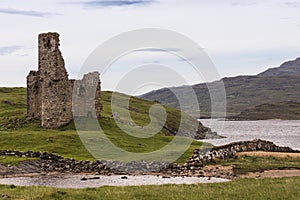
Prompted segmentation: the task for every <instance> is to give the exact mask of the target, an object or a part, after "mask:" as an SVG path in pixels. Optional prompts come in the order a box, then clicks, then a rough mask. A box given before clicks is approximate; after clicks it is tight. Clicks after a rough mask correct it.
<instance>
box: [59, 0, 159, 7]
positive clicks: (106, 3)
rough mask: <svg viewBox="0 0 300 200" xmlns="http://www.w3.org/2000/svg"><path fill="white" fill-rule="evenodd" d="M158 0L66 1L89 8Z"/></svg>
mask: <svg viewBox="0 0 300 200" xmlns="http://www.w3.org/2000/svg"><path fill="white" fill-rule="evenodd" d="M155 2H156V0H94V1H82V2H66V3H65V4H82V5H84V6H88V7H89V8H96V7H122V6H143V5H149V4H152V3H155Z"/></svg>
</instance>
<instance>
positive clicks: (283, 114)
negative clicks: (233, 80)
mask: <svg viewBox="0 0 300 200" xmlns="http://www.w3.org/2000/svg"><path fill="white" fill-rule="evenodd" d="M230 119H233V120H267V119H283V120H300V103H299V102H293V101H284V102H280V103H277V104H270V103H266V104H262V105H258V106H255V107H254V108H250V109H246V110H245V111H243V112H241V114H239V115H237V116H234V117H231V118H230Z"/></svg>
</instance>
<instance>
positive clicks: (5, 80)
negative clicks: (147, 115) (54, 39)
mask: <svg viewBox="0 0 300 200" xmlns="http://www.w3.org/2000/svg"><path fill="white" fill-rule="evenodd" d="M299 9H300V1H296V0H264V1H256V0H222V1H215V0H178V1H174V0H110V1H107V0H72V1H71V0H60V1H59V0H43V1H40V0H0V26H1V29H0V67H1V71H0V72H1V73H0V86H8V87H12V86H26V76H27V74H28V73H29V71H30V70H36V69H37V66H38V63H37V56H38V54H37V51H38V50H37V36H38V34H39V33H43V32H58V33H59V34H60V40H61V42H60V44H61V46H60V49H61V51H62V53H63V56H64V59H65V62H66V68H67V70H68V72H69V76H70V78H77V77H78V73H79V71H80V69H81V67H82V66H83V64H84V63H85V61H86V60H87V58H88V56H89V55H90V54H91V53H92V52H93V51H94V50H95V49H96V48H97V47H98V46H99V45H101V44H103V43H104V42H106V41H108V40H110V39H111V38H113V37H114V36H117V35H119V34H122V33H125V32H128V31H133V30H138V29H143V28H156V29H166V30H170V31H174V32H177V33H179V34H182V35H184V36H185V37H187V38H189V39H190V40H192V41H194V42H195V43H197V44H198V45H199V47H201V50H203V51H205V52H206V54H207V55H208V56H209V58H210V59H211V61H212V62H213V63H214V65H215V67H216V69H217V71H218V75H219V76H220V77H230V76H237V75H255V74H258V73H260V72H262V71H264V70H266V69H267V68H270V67H276V66H279V65H280V64H281V63H283V62H284V61H287V60H293V59H295V58H297V57H300V12H299ZM149 40H151V37H150V38H149ZM162 48H164V49H168V48H169V49H171V46H163V47H162ZM171 51H172V52H178V51H179V50H178V49H176V44H174V46H172V50H171ZM188 59H192V58H187V60H188ZM149 63H157V64H159V65H161V66H169V67H172V68H176V70H178V73H180V74H181V75H183V77H184V79H185V81H186V83H187V84H195V83H199V82H203V81H213V79H216V77H214V78H212V79H201V78H199V77H197V76H194V74H193V72H192V71H191V70H189V69H188V68H190V66H189V64H188V62H184V61H183V60H182V59H179V58H178V57H177V56H174V55H172V54H170V53H168V52H164V51H159V50H157V49H148V50H145V51H135V52H133V53H131V54H128V55H126V56H123V57H120V58H119V59H118V60H116V61H115V62H114V63H113V64H112V65H111V66H110V68H109V70H108V71H107V73H106V74H102V75H101V80H102V88H103V90H114V89H115V85H116V83H117V82H118V81H119V80H120V79H121V78H122V76H124V74H126V73H128V72H129V71H130V70H132V66H140V65H146V64H149ZM140 76H147V74H140ZM183 83H184V82H174V83H171V82H170V83H168V84H169V85H168V86H177V85H180V84H183ZM163 86H165V85H163ZM159 87H162V85H159V84H158V85H155V84H153V85H152V86H149V85H148V86H147V87H146V88H144V89H143V90H142V92H145V91H147V90H152V89H156V88H159ZM140 93H141V91H140Z"/></svg>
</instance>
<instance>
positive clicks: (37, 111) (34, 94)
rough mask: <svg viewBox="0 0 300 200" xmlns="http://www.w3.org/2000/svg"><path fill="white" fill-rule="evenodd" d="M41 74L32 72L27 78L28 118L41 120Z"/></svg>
mask: <svg viewBox="0 0 300 200" xmlns="http://www.w3.org/2000/svg"><path fill="white" fill-rule="evenodd" d="M39 78H40V77H39V73H38V72H37V71H31V72H30V73H29V75H28V76H27V105H28V109H27V116H29V117H30V118H37V119H40V117H41V99H40V95H39V94H40V93H41V87H40V80H39Z"/></svg>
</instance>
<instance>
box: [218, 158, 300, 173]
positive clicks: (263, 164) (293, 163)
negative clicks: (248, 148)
mask: <svg viewBox="0 0 300 200" xmlns="http://www.w3.org/2000/svg"><path fill="white" fill-rule="evenodd" d="M215 164H221V165H223V166H233V170H234V172H235V173H236V174H245V173H248V172H260V171H264V170H272V169H290V168H295V169H300V158H292V157H285V158H279V157H273V156H266V157H260V156H247V155H244V156H239V157H238V158H237V159H229V160H227V161H223V160H222V161H221V160H219V161H216V162H215Z"/></svg>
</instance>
